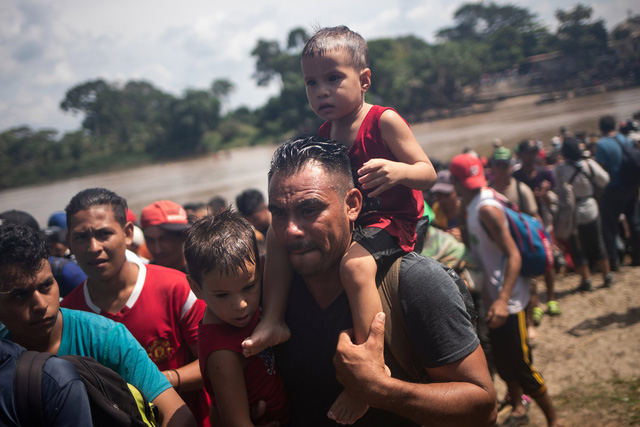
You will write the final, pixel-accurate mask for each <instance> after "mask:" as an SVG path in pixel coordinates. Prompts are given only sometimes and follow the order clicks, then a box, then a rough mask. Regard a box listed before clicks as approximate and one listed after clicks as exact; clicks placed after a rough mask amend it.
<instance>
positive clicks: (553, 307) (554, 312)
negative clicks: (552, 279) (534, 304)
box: [547, 301, 562, 316]
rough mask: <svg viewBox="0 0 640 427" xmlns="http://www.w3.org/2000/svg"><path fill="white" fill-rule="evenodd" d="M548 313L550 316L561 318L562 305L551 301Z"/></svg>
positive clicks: (548, 305)
mask: <svg viewBox="0 0 640 427" xmlns="http://www.w3.org/2000/svg"><path fill="white" fill-rule="evenodd" d="M547 312H548V313H549V316H559V315H561V314H562V310H560V304H558V301H549V302H548V303H547Z"/></svg>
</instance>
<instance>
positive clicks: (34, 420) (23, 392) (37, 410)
mask: <svg viewBox="0 0 640 427" xmlns="http://www.w3.org/2000/svg"><path fill="white" fill-rule="evenodd" d="M50 357H53V354H51V353H41V352H39V351H29V350H27V351H25V352H24V353H22V354H21V355H20V357H19V358H18V362H17V363H16V371H15V373H14V375H13V398H14V399H13V400H14V402H15V407H16V413H17V415H18V420H20V424H21V425H24V426H31V425H44V423H45V419H44V407H43V401H42V371H43V369H44V365H45V363H47V360H49V358H50Z"/></svg>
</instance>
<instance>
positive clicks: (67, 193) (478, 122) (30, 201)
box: [0, 88, 640, 226]
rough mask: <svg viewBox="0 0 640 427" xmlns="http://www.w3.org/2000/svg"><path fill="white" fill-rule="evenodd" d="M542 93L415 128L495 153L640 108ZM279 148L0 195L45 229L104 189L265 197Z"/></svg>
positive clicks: (130, 194) (434, 147) (433, 145)
mask: <svg viewBox="0 0 640 427" xmlns="http://www.w3.org/2000/svg"><path fill="white" fill-rule="evenodd" d="M537 99H538V97H537V96H524V97H519V98H513V99H509V100H506V101H502V102H500V103H499V104H497V105H496V108H495V109H494V110H493V111H491V112H488V113H482V114H476V115H472V116H465V117H457V118H452V119H445V120H440V121H436V122H432V123H420V124H414V125H412V129H413V132H414V134H415V136H416V139H417V140H418V142H419V143H420V144H421V145H422V147H423V148H424V150H425V151H426V153H427V154H428V155H429V156H430V157H432V158H438V159H440V160H444V161H446V160H449V159H450V158H451V157H453V156H454V155H455V154H457V153H459V152H460V151H461V150H462V148H463V147H473V148H475V149H476V150H478V151H479V152H481V153H484V154H488V152H489V150H490V146H491V141H492V140H493V139H494V138H500V139H502V140H503V142H504V144H505V145H506V146H509V147H511V146H513V145H515V144H517V143H518V141H520V140H522V139H524V138H536V139H540V140H542V141H543V142H545V144H548V142H549V140H550V138H551V137H552V136H553V135H555V134H556V133H557V132H558V129H559V128H560V126H565V127H566V128H567V130H569V131H579V130H587V131H589V132H596V131H597V126H598V119H599V118H600V116H602V115H605V114H611V115H613V116H614V117H616V118H617V119H618V120H622V119H628V118H630V117H631V115H632V114H633V113H634V112H636V111H639V110H640V88H635V89H629V90H621V91H613V92H606V93H601V94H595V95H589V96H584V97H580V98H571V99H565V100H561V101H557V102H555V103H547V104H542V105H536V100H537ZM274 149H275V146H261V147H252V148H242V149H237V150H232V151H229V152H225V153H221V154H218V155H214V156H207V157H202V158H199V159H193V160H187V161H181V162H168V163H162V164H157V165H150V166H142V167H138V168H134V169H130V170H126V171H119V172H109V173H103V174H97V175H91V176H84V177H79V178H72V179H68V180H63V181H57V182H53V183H49V184H41V185H35V186H29V187H22V188H18V189H14V190H6V191H2V192H0V212H3V211H5V210H8V209H18V210H23V211H27V212H29V213H31V214H32V215H33V216H34V217H35V218H36V219H37V220H38V222H39V223H40V225H41V226H46V222H47V219H48V217H49V215H50V214H51V213H52V212H54V211H56V210H62V209H64V207H65V206H66V204H67V203H68V202H69V200H70V199H71V197H73V195H74V194H76V193H77V192H78V191H80V190H82V189H84V188H90V187H105V188H108V189H110V190H113V191H115V192H116V193H118V194H120V195H121V196H123V197H125V198H126V199H127V201H128V203H129V206H130V208H131V209H132V210H133V211H134V212H135V213H136V214H139V213H140V211H141V210H142V208H143V207H144V206H146V205H148V204H150V203H152V202H153V201H155V200H162V199H170V200H173V201H175V202H178V203H182V204H184V203H187V202H194V201H203V202H206V201H208V200H209V199H210V198H211V197H213V196H222V197H224V198H225V199H226V200H227V202H229V203H231V202H233V201H234V200H235V197H236V195H237V194H239V193H240V192H241V191H242V190H244V189H246V188H257V189H259V190H261V191H263V192H264V193H265V194H266V190H267V172H268V170H269V161H270V159H271V155H272V154H273V151H274Z"/></svg>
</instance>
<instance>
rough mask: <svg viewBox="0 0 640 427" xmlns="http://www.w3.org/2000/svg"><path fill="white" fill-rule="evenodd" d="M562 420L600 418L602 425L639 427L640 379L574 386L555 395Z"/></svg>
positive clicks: (615, 379) (615, 378) (620, 379)
mask: <svg viewBox="0 0 640 427" xmlns="http://www.w3.org/2000/svg"><path fill="white" fill-rule="evenodd" d="M553 399H554V403H555V404H556V405H557V409H558V412H560V413H561V414H563V415H562V416H563V418H565V417H566V418H568V419H571V414H578V413H579V414H581V416H583V417H592V418H593V419H600V420H601V421H602V425H620V426H634V425H640V376H638V377H630V378H620V377H618V376H615V377H613V378H611V379H610V380H609V381H606V382H599V383H593V384H589V385H586V386H581V387H572V388H569V389H566V390H564V391H563V392H562V393H560V394H558V395H556V396H554V398H553Z"/></svg>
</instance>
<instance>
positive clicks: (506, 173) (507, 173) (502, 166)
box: [491, 161, 513, 179]
mask: <svg viewBox="0 0 640 427" xmlns="http://www.w3.org/2000/svg"><path fill="white" fill-rule="evenodd" d="M491 170H492V172H493V175H494V176H495V177H496V178H498V179H508V178H511V174H512V172H513V167H512V166H511V164H510V163H509V162H503V161H494V162H492V163H491Z"/></svg>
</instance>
